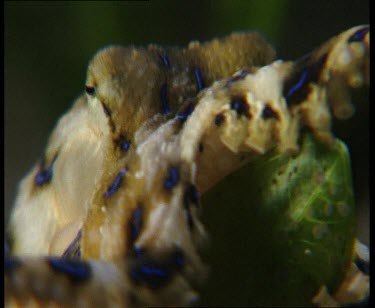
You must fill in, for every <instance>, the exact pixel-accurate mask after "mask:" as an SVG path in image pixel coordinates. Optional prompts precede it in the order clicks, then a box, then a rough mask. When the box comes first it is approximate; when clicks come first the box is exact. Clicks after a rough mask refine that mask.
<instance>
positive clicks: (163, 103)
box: [161, 84, 171, 114]
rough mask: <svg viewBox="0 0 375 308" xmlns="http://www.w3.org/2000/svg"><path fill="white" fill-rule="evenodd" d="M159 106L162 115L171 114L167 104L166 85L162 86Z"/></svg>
mask: <svg viewBox="0 0 375 308" xmlns="http://www.w3.org/2000/svg"><path fill="white" fill-rule="evenodd" d="M161 106H162V108H163V113H164V114H168V113H170V112H171V110H170V108H169V106H168V102H167V84H163V85H162V87H161Z"/></svg>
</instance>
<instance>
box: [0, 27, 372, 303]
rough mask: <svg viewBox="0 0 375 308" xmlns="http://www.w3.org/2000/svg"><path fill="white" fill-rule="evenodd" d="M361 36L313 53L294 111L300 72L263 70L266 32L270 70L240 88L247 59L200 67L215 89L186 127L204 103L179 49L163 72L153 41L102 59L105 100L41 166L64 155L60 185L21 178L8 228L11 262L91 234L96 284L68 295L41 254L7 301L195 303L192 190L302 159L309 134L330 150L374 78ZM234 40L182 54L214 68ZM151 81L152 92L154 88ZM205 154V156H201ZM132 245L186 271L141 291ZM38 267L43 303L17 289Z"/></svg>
mask: <svg viewBox="0 0 375 308" xmlns="http://www.w3.org/2000/svg"><path fill="white" fill-rule="evenodd" d="M361 28H363V26H360V27H355V28H352V29H350V30H348V31H346V32H343V33H342V34H340V35H339V36H337V37H335V38H333V39H332V40H330V41H329V42H327V43H326V44H325V45H323V46H321V47H320V48H319V49H317V50H316V51H315V52H314V53H313V54H312V56H311V57H310V62H311V63H310V65H312V64H314V63H315V62H317V61H318V60H319V59H320V58H321V57H322V55H323V54H327V58H326V61H325V64H324V66H323V67H322V69H321V73H320V75H319V78H317V79H316V80H313V81H310V82H307V83H306V85H305V86H306V87H307V88H308V90H309V91H308V95H307V96H306V97H304V98H303V100H302V101H301V102H298V104H292V105H291V106H288V105H287V102H286V98H285V97H284V96H283V95H284V94H283V87H284V84H285V82H286V80H288V78H289V77H290V76H291V75H293V73H294V71H295V70H296V67H297V66H298V63H295V62H282V61H275V62H273V63H271V64H269V65H267V66H265V65H266V64H268V63H269V62H270V61H271V60H272V59H273V56H274V52H273V51H272V48H270V47H269V45H268V44H266V43H265V42H264V41H262V40H261V39H260V38H259V37H258V36H255V37H252V39H253V40H254V42H255V41H256V42H257V45H256V46H258V45H259V44H263V45H264V46H263V50H266V53H268V56H267V57H266V58H264V59H263V58H262V57H261V56H260V54H261V53H262V50H259V51H257V52H258V53H255V55H253V57H254V58H255V59H257V57H258V58H259V57H260V58H259V59H258V60H257V61H255V62H251V63H248V64H247V66H248V67H253V66H254V65H255V66H262V67H261V68H260V69H252V71H253V73H252V74H248V75H247V76H245V77H243V78H241V79H239V80H236V81H235V82H232V81H233V76H232V77H226V78H224V77H225V76H230V75H231V74H233V73H234V72H235V71H236V70H238V69H240V68H241V67H244V66H246V62H245V61H246V58H247V57H248V56H247V55H245V56H241V55H238V63H237V62H236V63H230V64H228V67H226V66H225V65H217V69H216V70H215V69H214V68H213V67H214V66H215V65H213V66H212V67H211V66H209V67H207V68H203V69H202V73H203V75H204V76H205V77H206V80H209V81H210V82H209V83H208V85H211V83H212V82H214V81H215V80H218V79H221V80H219V81H216V82H214V83H213V84H212V85H211V86H210V87H207V88H206V89H204V90H203V91H201V92H200V93H199V94H198V97H197V99H195V101H196V107H195V109H194V112H193V113H192V114H191V115H190V117H189V118H188V119H187V120H186V122H184V123H182V122H181V121H180V120H179V119H178V118H177V117H173V116H174V115H175V114H176V112H177V110H178V109H179V108H180V106H182V107H181V108H182V109H181V110H184V108H185V107H186V106H187V104H188V102H186V103H184V101H185V100H186V99H188V98H191V97H194V95H195V93H196V92H197V88H196V86H195V85H194V82H193V81H192V80H191V77H189V76H190V75H189V74H188V73H186V70H184V69H181V67H183V64H184V63H185V62H184V60H182V57H180V56H179V53H174V52H173V53H172V54H171V56H170V61H171V62H172V60H173V61H175V62H176V63H180V68H179V69H177V70H175V71H173V72H172V73H166V72H165V70H167V68H165V67H164V68H161V65H160V63H158V62H157V60H156V58H157V55H158V53H160V52H161V51H162V52H164V50H162V49H160V48H158V47H156V46H151V47H150V48H149V51H145V50H137V49H124V48H119V47H112V48H108V49H105V50H103V51H101V52H99V53H98V54H97V55H96V56H95V57H94V59H93V60H92V62H91V64H90V66H89V69H88V77H87V82H86V86H88V87H90V88H95V93H94V94H86V95H84V96H82V97H80V98H79V99H78V100H77V102H76V103H75V104H74V106H73V108H72V109H71V110H70V111H69V112H68V113H67V114H66V115H64V116H63V117H62V118H61V120H60V121H59V123H58V125H57V127H56V129H55V130H54V132H53V133H52V135H51V138H50V141H49V145H48V147H47V150H46V154H45V165H46V166H47V165H49V164H50V163H51V162H52V161H53V159H54V157H57V159H56V161H55V163H54V166H53V178H52V180H51V182H50V183H49V184H48V185H43V186H41V187H36V185H35V184H34V178H35V176H36V174H37V172H38V171H39V169H40V164H37V165H36V166H35V167H34V169H33V170H32V171H31V172H30V173H29V175H27V176H26V178H25V179H24V180H23V181H22V182H21V184H20V189H19V194H18V197H17V200H16V205H15V208H14V211H13V214H12V217H11V222H10V231H11V233H12V237H13V240H14V243H13V253H14V254H16V255H22V256H24V255H29V256H39V255H56V256H60V255H61V254H62V253H63V252H64V250H65V249H66V248H67V247H68V246H69V244H70V243H71V242H72V241H73V239H74V237H75V236H76V234H77V232H78V231H79V229H81V228H82V230H83V234H82V238H81V241H80V245H81V255H82V258H83V259H87V260H89V259H97V260H101V261H100V262H99V261H96V263H95V262H94V261H91V262H92V264H93V277H92V279H91V282H90V283H89V284H87V285H85V287H84V291H82V292H78V293H79V294H80V296H76V297H74V296H72V293H71V292H76V291H71V290H74V288H73V287H72V286H69V287H68V286H66V285H63V282H61V283H60V282H58V281H59V279H60V278H55V276H56V275H54V273H52V272H50V271H49V269H48V268H47V267H46V266H45V264H43V262H42V261H38V259H33V260H34V261H29V262H30V264H31V265H29V267H27V266H25V267H23V268H21V269H20V271H19V273H18V274H19V277H21V278H20V279H18V280H14V279H13V280H11V279H10V278H6V280H5V283H6V294H7V295H6V296H7V297H6V301H7V303H8V305H9V306H11V305H12V304H14V303H16V302H17V297H16V294H18V295H19V294H20V290H22V292H24V293H25V294H28V295H27V296H26V297H24V299H23V300H25V298H26V301H27V300H32V301H34V302H35V303H37V304H40V303H41V304H42V303H43V301H51V300H52V299H53V301H55V302H57V299H56V297H52V295H51V296H50V297H49V295H48V294H44V293H47V291H45V290H47V287H46V286H45V285H47V284H50V283H51V284H56V287H54V288H55V289H54V290H57V289H58V290H60V291H61V292H63V293H64V292H65V294H66V296H65V297H64V298H65V302H64V304H65V305H72V304H76V303H77V302H79V301H81V302H83V301H86V303H87V305H88V306H90V305H97V302H96V300H99V299H95V296H91V294H94V293H96V294H98V293H100V294H101V299H100V300H102V301H103V302H102V303H103V305H109V304H110V305H111V306H116V305H118V306H124V305H125V306H131V307H133V306H146V305H187V304H189V303H190V302H191V301H192V300H194V299H195V297H196V295H197V293H196V291H195V290H194V288H193V287H192V285H195V282H196V281H198V282H199V281H200V280H202V279H204V277H205V275H206V274H205V266H204V265H203V264H202V262H201V260H200V257H199V246H200V245H201V242H202V240H203V239H204V228H203V226H202V225H201V224H200V222H199V220H198V218H199V215H198V214H199V213H198V211H197V210H196V209H192V212H191V214H192V219H193V223H194V229H193V230H190V229H189V228H188V225H187V222H186V215H185V214H186V213H185V209H184V205H183V204H184V194H185V192H186V189H187V187H189V185H191V184H194V185H196V187H197V189H198V191H199V192H200V193H201V194H203V193H204V192H205V191H207V190H208V189H209V188H210V187H211V186H213V185H215V183H217V182H218V181H220V180H221V179H222V178H223V177H225V176H226V175H227V174H229V173H231V172H233V171H234V170H236V169H237V168H239V167H240V166H241V165H243V164H244V163H246V162H247V161H249V160H250V159H252V158H254V157H257V156H260V155H263V154H264V153H266V152H267V151H269V150H270V149H272V148H274V147H277V148H278V149H279V150H280V151H281V152H296V151H298V145H297V138H298V135H299V132H300V128H301V126H303V125H306V126H308V127H309V128H310V130H311V131H312V132H313V134H314V135H315V137H316V138H317V139H318V140H320V141H322V142H328V143H329V142H331V141H332V138H333V137H332V135H331V131H330V123H331V113H333V115H335V116H337V117H341V118H345V117H348V116H350V115H351V112H352V108H351V105H350V101H349V99H348V97H347V96H346V95H343V93H346V91H347V88H357V87H360V86H362V85H363V84H364V83H368V82H369V75H368V66H369V33H367V34H366V35H365V36H364V38H363V40H361V41H358V42H348V39H349V38H350V37H352V35H353V34H354V33H356V31H358V30H359V29H361ZM236 39H238V37H236V36H234V37H233V42H229V43H226V41H222V42H221V43H218V41H212V42H210V43H207V44H206V45H202V47H201V48H198V47H199V45H197V43H194V44H191V45H190V46H189V48H188V49H186V50H184V51H182V52H181V54H183V55H184V56H185V57H187V58H189V57H190V58H191V59H194V57H195V56H197V55H199V56H197V57H198V58H199V57H200V58H202V59H203V60H201V62H200V63H197V64H201V65H202V63H205V61H208V60H207V59H208V58H207V57H209V50H210V48H212V50H215V48H218V47H217V46H218V44H219V46H220V44H222V46H223V49H225V48H227V45H226V44H229V45H228V46H230V44H234V43H235V42H234V41H236ZM210 44H211V45H210ZM251 44H253V45H252V47H254V43H251ZM251 44H250V45H251ZM197 46H198V47H197ZM243 48H244V49H246V47H243ZM219 49H220V48H219ZM218 53H219V54H220V52H218ZM214 54H215V55H216V52H215V53H214ZM207 55H208V56H207ZM205 57H206V58H205ZM242 57H243V59H242ZM200 58H199V59H200ZM191 59H190V61H193V60H191ZM219 60H220V59H219ZM159 61H160V59H159ZM198 62H199V61H198ZM224 62H225V60H223V63H224ZM197 64H196V65H197ZM238 66H239V67H238ZM222 67H225V69H223V68H222ZM208 72H210V73H208ZM210 74H211V75H210ZM238 74H239V73H237V75H238ZM234 76H236V75H234ZM222 78H224V79H222ZM166 79H167V80H174V81H176V82H174V83H172V84H173V85H172V86H170V89H169V90H168V91H169V92H168V94H167V98H169V99H171V98H174V99H173V100H171V101H170V103H171V106H170V107H171V110H172V112H171V114H170V115H168V116H163V115H162V114H161V112H160V111H161V110H160V102H159V100H160V88H161V86H162V84H163V82H164V80H166ZM228 83H230V85H228ZM145 84H147V86H146V88H147V89H149V91H144V89H143V88H144V85H145ZM181 89H183V90H181ZM181 93H182V94H181ZM155 97H157V98H158V99H157V100H156V101H157V103H155ZM233 97H242V98H244V100H245V101H246V104H247V105H248V107H249V108H248V112H249V116H248V117H247V116H244V115H239V114H238V112H236V110H233V107H231V105H230V102H231V100H232V99H233ZM104 106H105V107H106V108H107V111H108V110H109V111H110V116H108V115H107V114H106V112H105V110H104ZM265 108H271V110H272V111H273V112H274V114H276V115H277V117H271V118H266V119H265V118H264V116H263V112H264V110H265ZM218 116H220V117H222V119H223V121H222V122H221V123H220V125H218V124H217V121H216V120H217V117H218ZM215 122H216V124H215ZM122 135H126V137H127V138H128V139H130V140H131V145H130V149H129V150H128V151H127V152H126V153H124V152H123V151H121V150H120V149H119V148H118V146H117V143H116V142H115V141H116V140H117V139H118V138H120V137H121V136H122ZM202 145H203V149H204V151H203V152H201V151H200V150H199V149H200V148H201V147H202ZM56 155H57V156H56ZM171 167H175V168H177V169H178V171H179V181H178V183H176V185H175V186H174V187H173V188H172V189H171V190H167V189H165V187H164V186H163V183H164V181H165V179H166V177H167V176H168V172H169V170H170V168H171ZM123 168H127V173H126V177H125V178H124V183H123V184H122V185H121V186H120V187H119V189H118V190H117V191H116V192H115V193H113V194H112V195H111V196H109V197H108V198H105V197H104V195H105V193H106V192H107V191H108V188H109V186H110V185H111V183H113V182H114V179H115V178H116V176H117V175H118V174H119V172H120V171H121V170H122V169H123ZM140 204H142V209H143V211H142V218H143V221H142V230H141V233H140V234H139V236H138V237H137V238H136V239H135V241H134V243H133V242H131V239H130V238H129V233H128V232H126V230H128V228H129V221H130V220H131V215H132V213H133V212H134V211H135V209H136V208H137V207H138V206H139V205H140ZM124 230H125V231H124ZM134 246H137V247H142V248H147V251H148V253H149V254H150V256H152V257H153V258H155V259H158V258H163V257H165V255H166V254H168V253H169V252H170V251H172V250H173V249H174V247H176V246H178V247H180V248H181V250H182V251H183V253H184V255H185V259H186V264H185V265H184V268H183V269H182V270H181V272H179V273H178V274H176V275H174V276H173V278H172V280H171V281H170V282H169V284H168V285H166V286H165V287H163V288H161V289H158V291H157V292H156V291H153V290H152V289H149V288H146V287H139V286H137V285H135V284H134V282H133V281H132V280H131V279H130V278H129V277H128V275H127V272H128V268H129V266H131V265H130V264H131V262H132V249H133V247H134ZM103 261H105V262H103ZM33 262H34V263H33ZM101 262H102V263H101ZM105 268H107V270H105ZM40 271H42V272H43V273H45V274H43V275H40V276H43V278H40V281H44V285H43V283H40V284H41V285H42V286H40V288H39V289H42V291H40V292H41V293H42V294H43V296H40V295H39V297H38V296H37V295H36V293H37V292H36V291H35V290H34V289H33V290H34V291H30V288H29V289H26V287H25V286H23V285H22V283H21V282H22V281H23V283H24V282H25V281H29V282H30V284H31V285H33V286H34V284H35V282H34V280H38V279H39V278H38V274H37V272H40ZM110 273H113V274H110ZM43 279H44V280H43ZM64 283H65V282H64ZM43 288H45V289H43ZM76 288H82V287H80V286H79V285H78V286H76ZM31 289H32V288H31ZM43 290H44V291H43ZM49 290H50V289H49ZM67 290H70V291H67ZM317 291H318V290H317ZM78 293H76V294H78ZM67 297H68V298H69V300H68V299H66V298H67ZM51 298H52V299H51Z"/></svg>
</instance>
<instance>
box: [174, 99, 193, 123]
mask: <svg viewBox="0 0 375 308" xmlns="http://www.w3.org/2000/svg"><path fill="white" fill-rule="evenodd" d="M193 110H194V104H193V103H191V104H189V105H188V107H187V109H186V111H185V112H184V113H179V114H178V115H177V118H179V119H180V120H182V121H185V120H186V119H187V118H188V117H189V116H190V115H191V114H192V112H193Z"/></svg>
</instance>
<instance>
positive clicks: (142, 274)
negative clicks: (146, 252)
mask: <svg viewBox="0 0 375 308" xmlns="http://www.w3.org/2000/svg"><path fill="white" fill-rule="evenodd" d="M130 276H131V277H132V278H133V279H134V280H135V281H136V282H137V283H140V284H144V285H147V286H148V287H150V288H153V289H156V288H159V287H161V286H163V285H165V284H166V283H167V282H168V280H169V279H170V278H171V276H172V273H171V271H170V270H169V269H167V268H166V267H165V266H164V265H162V264H157V263H155V262H144V263H143V264H140V265H138V266H136V267H135V268H134V269H133V270H131V271H130Z"/></svg>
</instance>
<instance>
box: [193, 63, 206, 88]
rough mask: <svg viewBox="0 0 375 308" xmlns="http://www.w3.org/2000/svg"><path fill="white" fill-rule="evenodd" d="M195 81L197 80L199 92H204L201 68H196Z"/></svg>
mask: <svg viewBox="0 0 375 308" xmlns="http://www.w3.org/2000/svg"><path fill="white" fill-rule="evenodd" d="M194 74H195V79H196V80H197V87H198V91H202V90H203V88H204V84H203V79H202V74H201V71H200V69H199V68H197V67H195V68H194Z"/></svg>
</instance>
